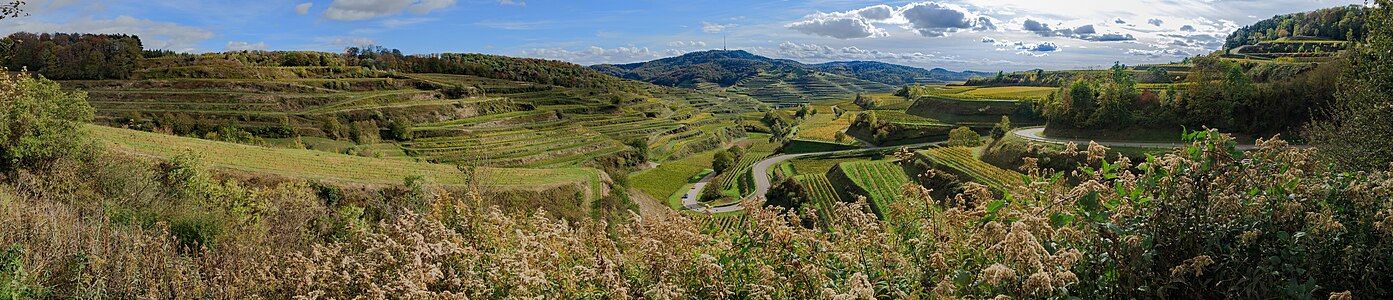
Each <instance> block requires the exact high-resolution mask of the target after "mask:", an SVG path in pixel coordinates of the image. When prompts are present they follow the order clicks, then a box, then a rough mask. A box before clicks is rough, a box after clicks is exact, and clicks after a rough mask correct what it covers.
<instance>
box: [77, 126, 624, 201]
mask: <svg viewBox="0 0 1393 300" xmlns="http://www.w3.org/2000/svg"><path fill="white" fill-rule="evenodd" d="M87 128H88V129H89V130H90V131H91V132H92V134H93V136H94V137H95V138H96V139H97V140H98V141H100V142H101V144H104V145H106V146H110V147H112V148H114V149H117V150H118V151H124V152H128V153H133V154H138V155H146V156H153V157H162V158H168V157H173V156H175V155H179V154H181V153H184V152H186V151H189V152H192V153H194V154H197V155H199V156H201V157H202V160H203V161H205V162H207V163H209V164H211V165H213V166H216V167H221V168H227V169H232V170H239V171H247V172H256V173H268V174H275V175H281V176H287V177H296V178H305V179H316V180H318V179H323V180H334V181H342V182H350V183H369V184H401V183H402V181H403V180H404V179H405V178H406V177H407V176H424V177H427V178H429V179H430V180H432V181H433V182H435V183H439V184H444V185H458V184H464V183H465V178H464V176H463V175H462V173H461V172H460V171H459V170H458V169H457V168H456V167H455V166H454V165H444V164H431V163H420V162H412V161H407V160H400V159H378V158H368V157H360V156H351V155H343V154H336V153H329V152H324V151H315V150H298V149H277V148H266V147H258V146H250V145H242V144H234V143H225V142H216V141H209V140H202V139H195V138H186V137H178V136H171V135H164V134H158V133H149V132H143V131H136V130H128V129H120V128H112V127H104V126H97V125H90V126H87ZM481 171H482V173H483V174H484V185H486V186H494V187H503V188H525V189H535V188H540V187H547V186H556V185H561V184H574V183H582V184H586V185H589V186H591V187H592V188H593V187H595V186H596V185H598V184H599V171H598V170H595V169H589V168H557V169H518V168H482V170H481ZM592 190H594V191H597V190H598V189H592Z"/></svg>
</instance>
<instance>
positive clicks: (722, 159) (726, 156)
mask: <svg viewBox="0 0 1393 300" xmlns="http://www.w3.org/2000/svg"><path fill="white" fill-rule="evenodd" d="M734 164H735V158H734V157H731V154H730V151H718V152H716V155H715V156H714V157H712V158H711V169H712V170H715V171H716V173H718V174H719V173H725V171H726V170H728V169H730V167H731V165H734Z"/></svg>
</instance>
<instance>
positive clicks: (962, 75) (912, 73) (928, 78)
mask: <svg viewBox="0 0 1393 300" xmlns="http://www.w3.org/2000/svg"><path fill="white" fill-rule="evenodd" d="M813 66H814V67H817V68H818V69H819V70H821V71H823V72H828V73H833V74H838V75H843V76H850V77H856V78H860V79H864V80H870V81H875V82H879V83H884V84H890V85H902V84H916V83H932V82H945V81H966V80H968V79H971V78H973V77H980V76H990V75H992V73H987V72H975V71H962V72H953V71H949V70H945V69H943V68H934V69H932V70H925V69H923V68H915V67H910V66H903V65H896V64H890V63H884V62H878V61H838V62H829V63H822V64H816V65H813Z"/></svg>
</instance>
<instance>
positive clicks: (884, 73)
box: [590, 50, 994, 103]
mask: <svg viewBox="0 0 1393 300" xmlns="http://www.w3.org/2000/svg"><path fill="white" fill-rule="evenodd" d="M590 68H592V69H595V70H598V71H600V72H603V73H605V74H609V75H612V76H615V77H620V78H625V79H632V80H638V81H645V82H650V83H654V84H658V85H665V86H674V87H686V88H695V89H708V90H714V89H720V90H728V91H732V92H736V93H740V94H745V95H749V96H751V97H755V98H757V99H760V100H762V101H764V102H775V103H799V102H809V101H817V100H831V99H841V98H845V96H847V95H854V94H858V93H888V92H890V91H892V90H893V89H895V88H896V87H898V86H900V85H904V84H920V83H943V82H948V81H964V80H967V79H968V78H971V77H974V76H985V74H988V73H983V72H972V71H966V72H952V71H948V70H944V69H933V70H926V69H923V68H916V67H910V66H903V65H896V64H890V63H884V62H875V61H849V62H829V63H823V64H804V63H801V62H798V61H794V60H789V59H774V58H769V57H764V56H759V55H755V54H753V53H749V52H746V51H744V50H728V51H727V50H711V51H700V52H692V53H687V54H684V55H681V56H676V57H669V58H663V59H658V60H653V61H648V62H640V63H631V64H619V65H610V64H602V65H594V66H591V67H590ZM992 74H994V73H992Z"/></svg>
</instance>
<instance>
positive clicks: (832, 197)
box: [794, 174, 843, 220]
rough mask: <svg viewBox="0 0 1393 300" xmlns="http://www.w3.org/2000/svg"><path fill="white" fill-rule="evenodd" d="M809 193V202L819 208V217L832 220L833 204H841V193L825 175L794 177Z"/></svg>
mask: <svg viewBox="0 0 1393 300" xmlns="http://www.w3.org/2000/svg"><path fill="white" fill-rule="evenodd" d="M794 179H795V180H797V181H798V183H799V184H802V185H803V188H804V189H806V190H807V191H808V200H809V201H811V202H812V204H813V206H814V207H816V208H817V214H818V217H820V218H821V219H823V220H831V218H830V216H831V213H832V209H833V206H832V205H833V204H834V203H837V202H841V201H843V200H842V197H841V193H840V192H838V191H837V189H836V188H834V187H833V185H832V182H831V181H828V180H827V175H825V174H807V175H800V176H797V177H794Z"/></svg>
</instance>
